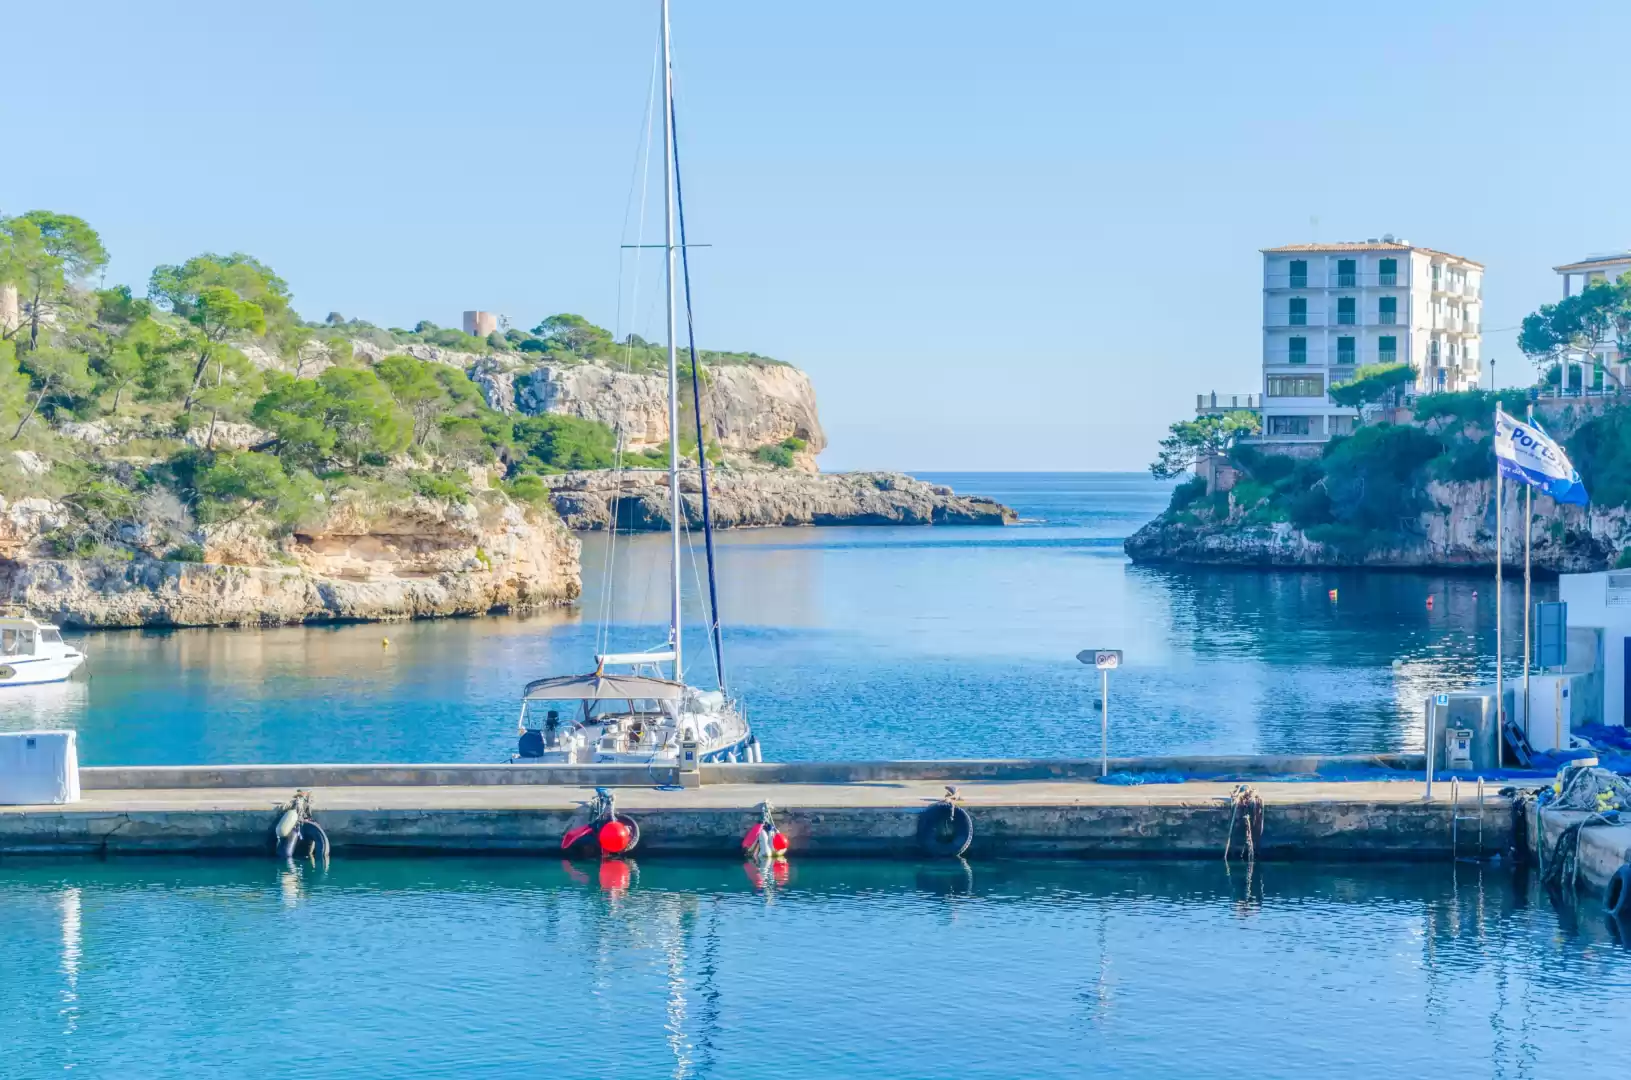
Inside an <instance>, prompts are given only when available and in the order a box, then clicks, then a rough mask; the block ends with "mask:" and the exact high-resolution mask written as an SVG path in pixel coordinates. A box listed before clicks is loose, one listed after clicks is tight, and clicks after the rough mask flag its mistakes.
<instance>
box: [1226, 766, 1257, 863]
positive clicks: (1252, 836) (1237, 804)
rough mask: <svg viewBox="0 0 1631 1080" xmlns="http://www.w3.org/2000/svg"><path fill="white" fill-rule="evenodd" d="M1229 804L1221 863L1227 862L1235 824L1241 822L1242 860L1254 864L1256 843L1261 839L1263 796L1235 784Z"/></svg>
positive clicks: (1248, 787) (1245, 785) (1248, 785)
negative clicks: (1226, 832)
mask: <svg viewBox="0 0 1631 1080" xmlns="http://www.w3.org/2000/svg"><path fill="white" fill-rule="evenodd" d="M1229 804H1230V810H1229V834H1228V835H1227V836H1225V837H1224V838H1223V861H1224V862H1228V861H1229V851H1230V848H1231V846H1232V845H1233V844H1234V839H1235V822H1237V821H1242V820H1243V821H1244V822H1245V826H1246V843H1245V854H1244V855H1243V856H1242V858H1244V859H1246V861H1248V862H1255V861H1257V842H1258V841H1259V840H1261V839H1262V838H1263V796H1261V795H1259V794H1258V793H1257V789H1256V788H1254V787H1252V786H1251V785H1250V784H1236V785H1235V790H1234V791H1232V792H1231V793H1230V794H1229Z"/></svg>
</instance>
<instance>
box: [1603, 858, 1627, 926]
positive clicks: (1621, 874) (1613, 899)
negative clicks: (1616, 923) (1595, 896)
mask: <svg viewBox="0 0 1631 1080" xmlns="http://www.w3.org/2000/svg"><path fill="white" fill-rule="evenodd" d="M1603 907H1605V908H1607V909H1608V913H1609V914H1610V915H1612V916H1614V918H1616V919H1631V863H1628V864H1626V865H1625V866H1622V867H1620V868H1619V869H1618V870H1616V871H1614V876H1613V877H1611V878H1609V879H1608V888H1607V889H1606V890H1604V892H1603Z"/></svg>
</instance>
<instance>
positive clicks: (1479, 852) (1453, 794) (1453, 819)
mask: <svg viewBox="0 0 1631 1080" xmlns="http://www.w3.org/2000/svg"><path fill="white" fill-rule="evenodd" d="M1476 798H1477V800H1478V812H1477V813H1476V814H1463V813H1462V812H1461V781H1460V779H1458V778H1457V777H1453V776H1452V777H1451V778H1450V858H1451V859H1452V860H1458V859H1460V858H1461V823H1462V822H1463V821H1467V822H1473V821H1476V822H1477V823H1478V846H1477V847H1476V848H1474V849H1473V852H1474V854H1473V856H1472V861H1473V862H1479V861H1481V860H1482V859H1483V858H1484V778H1483V777H1482V776H1480V777H1479V778H1478V794H1477V796H1476Z"/></svg>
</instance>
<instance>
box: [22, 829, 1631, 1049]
mask: <svg viewBox="0 0 1631 1080" xmlns="http://www.w3.org/2000/svg"><path fill="white" fill-rule="evenodd" d="M0 865H3V868H4V869H3V873H0V911H3V912H4V913H5V917H4V918H3V919H0V975H3V977H0V1047H3V1048H4V1057H3V1064H0V1075H4V1076H5V1077H7V1078H8V1080H36V1078H43V1077H57V1076H63V1075H71V1076H88V1077H120V1078H123V1077H158V1076H189V1077H190V1076H209V1077H220V1078H239V1077H243V1078H257V1080H258V1078H262V1077H272V1076H293V1077H302V1078H304V1080H328V1078H336V1080H337V1078H341V1077H356V1076H370V1077H378V1078H382V1080H391V1078H396V1077H464V1076H481V1077H491V1078H503V1077H538V1076H544V1077H551V1078H555V1080H574V1078H579V1077H583V1078H591V1077H592V1078H608V1077H658V1076H672V1077H682V1078H683V1077H696V1078H704V1077H713V1078H720V1080H725V1078H733V1077H743V1078H757V1080H778V1078H804V1077H810V1078H825V1077H835V1076H842V1077H848V1078H851V1080H869V1078H872V1077H879V1078H883V1077H889V1078H896V1077H931V1076H936V1077H956V1078H958V1080H983V1078H1009V1077H1018V1076H1024V1077H1036V1078H1039V1080H1052V1078H1065V1077H1079V1076H1084V1075H1095V1076H1109V1077H1123V1078H1129V1080H1153V1078H1169V1077H1189V1076H1200V1075H1204V1076H1207V1077H1214V1078H1218V1080H1229V1078H1241V1080H1306V1078H1308V1077H1332V1078H1347V1077H1355V1078H1357V1077H1365V1078H1370V1077H1391V1076H1429V1075H1453V1076H1456V1077H1465V1078H1468V1080H1476V1078H1481V1077H1503V1078H1506V1077H1512V1078H1516V1077H1535V1078H1543V1080H1544V1078H1554V1077H1568V1076H1578V1075H1592V1076H1605V1077H1607V1076H1620V1075H1624V1073H1625V1071H1626V1070H1627V1068H1628V1067H1631V1045H1628V1044H1627V1042H1626V1039H1625V1032H1626V1031H1627V1030H1631V953H1628V952H1627V950H1626V949H1625V948H1624V947H1622V946H1621V945H1619V944H1617V943H1616V941H1615V940H1614V938H1613V936H1612V935H1611V933H1610V930H1609V928H1608V927H1606V926H1605V925H1604V924H1603V923H1602V921H1601V920H1600V918H1599V917H1597V916H1591V917H1582V918H1579V919H1575V918H1573V917H1572V916H1570V915H1568V914H1567V913H1566V912H1565V913H1564V914H1562V915H1560V914H1559V913H1557V912H1556V911H1554V910H1553V908H1552V907H1551V905H1550V904H1549V903H1548V902H1547V901H1546V900H1545V899H1544V898H1543V897H1541V896H1540V895H1538V894H1537V892H1536V891H1535V890H1534V889H1532V888H1531V887H1530V886H1528V885H1526V884H1523V883H1522V882H1517V881H1514V880H1513V879H1512V878H1511V877H1509V876H1508V875H1506V874H1505V873H1503V872H1500V871H1494V870H1484V871H1483V872H1482V873H1480V871H1479V870H1478V869H1477V868H1474V867H1468V866H1461V867H1452V866H1450V865H1442V866H1433V867H1420V866H1407V867H1392V868H1389V867H1380V866H1371V867H1346V868H1344V867H1319V866H1313V867H1310V866H1280V865H1266V866H1261V867H1258V868H1257V870H1256V872H1255V874H1249V873H1248V872H1247V871H1246V870H1245V869H1243V868H1241V867H1235V868H1233V869H1232V870H1225V868H1224V866H1223V865H1222V864H1221V863H1218V862H1207V863H1189V864H1153V863H1140V864H1114V863H1110V864H1087V863H1063V862H1061V863H1052V862H1039V863H1022V864H1021V863H1013V864H1005V863H997V864H982V865H978V866H975V867H973V868H972V869H966V868H963V867H961V866H956V865H951V866H948V865H945V864H939V865H934V866H928V865H909V864H893V863H883V862H874V863H838V862H821V863H818V862H804V863H799V862H795V864H794V865H793V867H792V870H791V875H790V878H789V880H788V881H787V882H786V883H785V884H777V883H775V882H771V883H769V884H768V885H767V886H766V887H756V886H755V885H754V883H753V882H751V881H750V880H749V877H748V875H747V874H746V873H745V872H744V870H743V869H742V868H741V867H739V866H735V865H725V864H716V863H684V862H682V863H668V864H647V865H641V866H638V867H636V868H634V869H633V871H632V873H631V874H630V876H629V879H628V880H627V881H626V882H625V881H624V880H622V879H621V878H619V877H617V875H616V874H611V875H608V876H606V877H605V878H604V879H602V878H601V876H600V871H599V868H598V867H596V866H594V865H586V866H584V867H583V868H582V869H579V868H572V869H568V868H565V867H563V866H562V865H560V864H558V863H556V862H552V861H549V860H513V859H487V860H476V861H459V860H436V861H424V862H410V861H396V860H390V861H384V860H382V861H341V862H337V863H335V864H334V865H333V867H332V868H331V869H329V870H328V871H327V872H326V873H320V872H317V871H313V870H309V869H308V870H301V869H294V870H285V869H280V868H279V867H277V866H275V865H273V864H271V863H270V862H259V861H256V862H225V863H222V862H205V861H169V860H129V861H120V860H115V861H112V862H106V863H98V862H91V861H80V862H53V863H37V862H31V861H17V860H11V861H9V862H6V863H4V864H0Z"/></svg>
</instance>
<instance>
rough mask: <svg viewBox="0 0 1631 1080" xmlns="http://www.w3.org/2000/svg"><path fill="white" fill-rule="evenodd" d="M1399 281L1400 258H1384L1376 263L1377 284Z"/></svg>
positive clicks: (1394, 283)
mask: <svg viewBox="0 0 1631 1080" xmlns="http://www.w3.org/2000/svg"><path fill="white" fill-rule="evenodd" d="M1398 283H1399V260H1398V259H1383V260H1382V261H1381V262H1379V263H1377V264H1376V284H1378V285H1397V284H1398Z"/></svg>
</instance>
